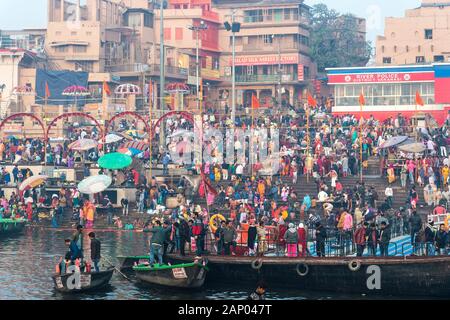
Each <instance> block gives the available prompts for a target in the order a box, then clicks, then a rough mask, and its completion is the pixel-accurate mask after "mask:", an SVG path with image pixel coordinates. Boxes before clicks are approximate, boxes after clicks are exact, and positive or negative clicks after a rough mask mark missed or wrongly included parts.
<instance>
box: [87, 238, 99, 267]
mask: <svg viewBox="0 0 450 320" xmlns="http://www.w3.org/2000/svg"><path fill="white" fill-rule="evenodd" d="M89 239H90V240H91V260H92V262H93V264H94V268H95V272H100V268H99V267H98V264H99V262H100V258H101V257H100V250H101V242H100V241H99V240H98V239H96V238H95V233H94V232H91V233H89Z"/></svg>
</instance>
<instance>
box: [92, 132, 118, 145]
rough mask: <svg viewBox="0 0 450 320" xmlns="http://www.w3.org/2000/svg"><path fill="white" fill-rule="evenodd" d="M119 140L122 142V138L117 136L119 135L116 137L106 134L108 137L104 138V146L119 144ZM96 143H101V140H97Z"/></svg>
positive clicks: (113, 134)
mask: <svg viewBox="0 0 450 320" xmlns="http://www.w3.org/2000/svg"><path fill="white" fill-rule="evenodd" d="M121 140H123V137H121V136H119V135H117V134H115V133H110V134H108V135H106V136H105V143H106V144H108V143H114V142H119V141H121ZM98 142H99V143H102V140H99V141H98Z"/></svg>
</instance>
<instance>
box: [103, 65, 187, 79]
mask: <svg viewBox="0 0 450 320" xmlns="http://www.w3.org/2000/svg"><path fill="white" fill-rule="evenodd" d="M105 69H106V71H108V72H118V73H120V72H123V73H143V72H145V73H150V74H151V75H159V74H160V69H161V68H160V65H159V64H151V65H147V64H143V63H131V64H121V65H114V66H106V67H105ZM165 72H166V76H167V77H172V78H182V79H187V76H188V69H186V68H178V67H173V66H166V67H165Z"/></svg>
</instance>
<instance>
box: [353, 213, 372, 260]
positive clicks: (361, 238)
mask: <svg viewBox="0 0 450 320" xmlns="http://www.w3.org/2000/svg"><path fill="white" fill-rule="evenodd" d="M368 225H369V224H368V223H367V222H364V224H362V225H359V226H358V228H357V229H356V231H355V234H354V236H353V241H354V242H355V244H356V256H357V257H362V255H363V252H364V249H365V248H366V244H367V237H366V233H367V226H368Z"/></svg>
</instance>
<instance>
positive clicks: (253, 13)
mask: <svg viewBox="0 0 450 320" xmlns="http://www.w3.org/2000/svg"><path fill="white" fill-rule="evenodd" d="M213 8H214V10H216V11H218V12H219V14H220V19H221V20H222V21H229V22H230V23H231V20H232V17H231V16H232V14H234V16H235V21H237V22H240V23H241V30H240V32H239V33H236V59H235V64H236V82H237V87H236V88H237V104H238V105H244V106H245V105H249V104H250V101H251V97H252V95H256V96H257V97H258V98H259V100H260V102H261V104H262V105H263V106H272V105H273V104H274V97H277V96H279V90H281V92H282V100H283V101H285V102H289V103H290V104H292V105H294V104H295V102H296V101H298V98H300V97H302V96H305V90H306V88H307V86H308V84H309V80H310V79H312V78H314V77H315V74H316V67H315V64H314V63H313V61H312V59H311V57H310V52H309V51H310V49H309V36H310V34H309V25H310V7H308V6H307V5H305V4H304V3H303V0H282V1H271V0H249V1H236V0H214V1H213ZM231 38H232V37H231V32H229V31H227V30H226V29H225V28H224V26H221V28H220V31H219V47H220V50H221V51H222V55H221V61H220V62H221V63H220V64H221V67H220V69H221V76H222V77H223V78H224V80H225V81H224V82H222V84H221V86H220V88H219V90H218V93H217V96H216V98H217V99H218V101H220V104H221V105H222V106H223V105H225V104H227V103H228V105H229V106H230V105H231V94H230V89H231V66H232V51H231V48H232V46H231Z"/></svg>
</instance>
